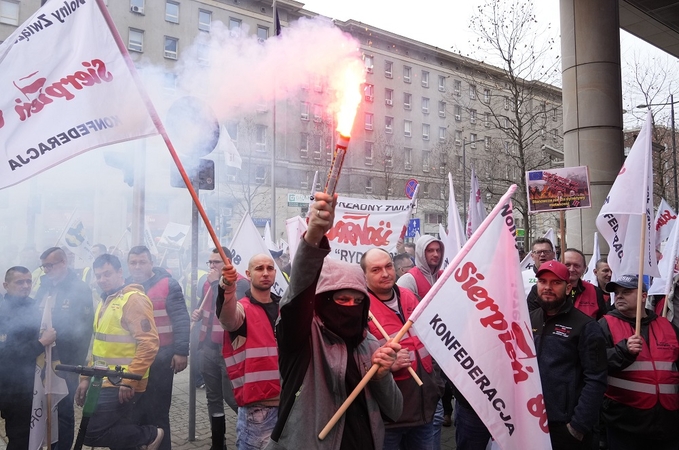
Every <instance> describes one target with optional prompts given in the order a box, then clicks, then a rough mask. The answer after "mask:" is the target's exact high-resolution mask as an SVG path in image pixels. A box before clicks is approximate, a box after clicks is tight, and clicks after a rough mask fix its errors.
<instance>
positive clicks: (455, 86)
mask: <svg viewBox="0 0 679 450" xmlns="http://www.w3.org/2000/svg"><path fill="white" fill-rule="evenodd" d="M461 91H462V82H461V81H460V80H454V81H453V93H454V94H455V95H457V96H459V95H460V92H461Z"/></svg>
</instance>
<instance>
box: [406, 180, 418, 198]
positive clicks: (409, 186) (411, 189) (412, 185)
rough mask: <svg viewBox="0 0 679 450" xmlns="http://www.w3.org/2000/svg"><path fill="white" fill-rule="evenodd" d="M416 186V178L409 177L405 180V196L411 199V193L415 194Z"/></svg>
mask: <svg viewBox="0 0 679 450" xmlns="http://www.w3.org/2000/svg"><path fill="white" fill-rule="evenodd" d="M416 188H417V180H416V179H415V178H411V179H410V180H408V181H406V197H408V198H410V199H412V198H413V195H415V189H416Z"/></svg>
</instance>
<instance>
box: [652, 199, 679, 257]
mask: <svg viewBox="0 0 679 450" xmlns="http://www.w3.org/2000/svg"><path fill="white" fill-rule="evenodd" d="M676 222H677V213H676V212H675V211H674V210H673V209H672V207H671V206H670V205H669V203H667V200H665V199H664V198H662V199H660V205H658V210H657V211H656V213H655V248H660V244H662V243H663V242H665V241H666V240H667V238H669V237H670V232H671V231H672V228H673V227H674V224H675V223H676Z"/></svg>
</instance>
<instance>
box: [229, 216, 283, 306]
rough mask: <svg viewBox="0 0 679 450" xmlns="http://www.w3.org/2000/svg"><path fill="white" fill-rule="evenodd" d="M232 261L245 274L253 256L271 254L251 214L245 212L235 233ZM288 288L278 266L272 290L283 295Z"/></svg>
mask: <svg viewBox="0 0 679 450" xmlns="http://www.w3.org/2000/svg"><path fill="white" fill-rule="evenodd" d="M229 248H230V249H231V255H232V258H231V263H232V264H233V266H234V267H235V268H236V270H237V271H238V273H240V274H245V271H246V270H247V268H248V263H249V262H250V259H252V257H253V256H255V255H259V254H260V253H263V254H265V255H269V256H271V253H269V249H268V248H266V244H265V243H264V239H262V236H261V235H260V234H259V231H258V230H257V227H256V226H255V224H254V223H253V222H252V218H251V217H250V214H248V213H245V215H244V216H243V219H242V220H241V221H240V224H239V225H238V229H237V230H236V232H235V233H234V235H233V240H232V241H231V245H229ZM287 288H288V282H287V281H286V280H285V276H284V275H283V272H282V271H281V270H280V269H278V268H276V281H275V283H274V284H273V286H271V292H273V293H274V294H276V295H281V296H282V295H283V292H285V290H286V289H287Z"/></svg>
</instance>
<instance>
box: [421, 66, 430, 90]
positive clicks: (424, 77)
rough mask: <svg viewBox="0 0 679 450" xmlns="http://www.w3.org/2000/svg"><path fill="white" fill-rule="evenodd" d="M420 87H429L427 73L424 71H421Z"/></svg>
mask: <svg viewBox="0 0 679 450" xmlns="http://www.w3.org/2000/svg"><path fill="white" fill-rule="evenodd" d="M422 87H426V88H428V87H429V72H427V71H426V70H423V71H422Z"/></svg>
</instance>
